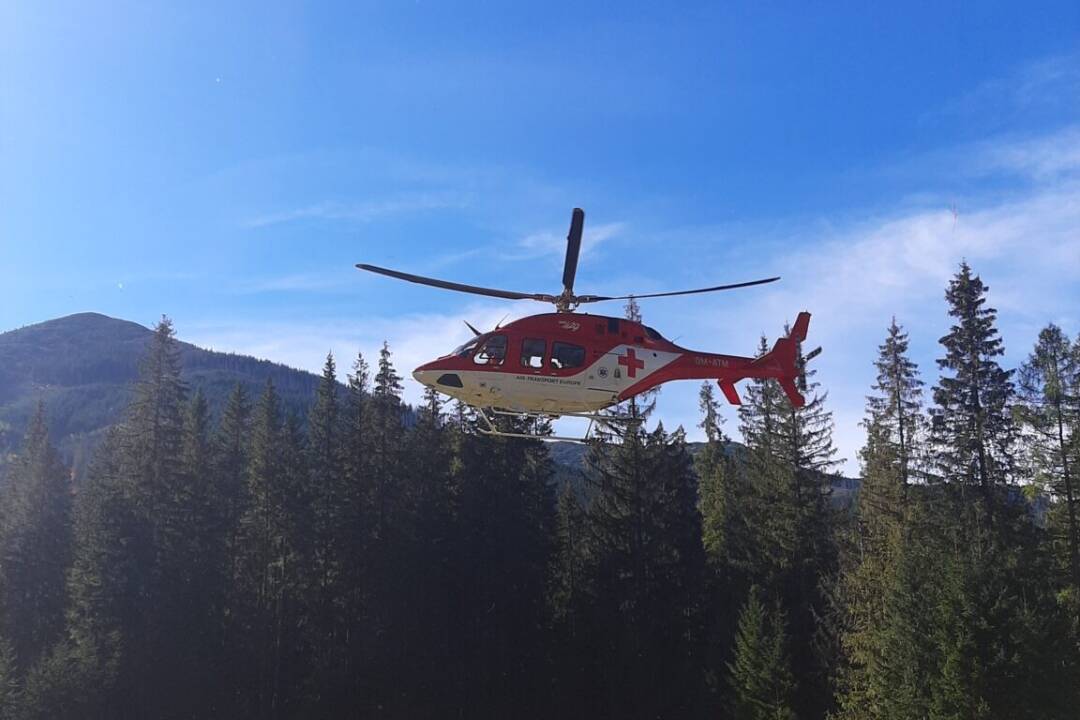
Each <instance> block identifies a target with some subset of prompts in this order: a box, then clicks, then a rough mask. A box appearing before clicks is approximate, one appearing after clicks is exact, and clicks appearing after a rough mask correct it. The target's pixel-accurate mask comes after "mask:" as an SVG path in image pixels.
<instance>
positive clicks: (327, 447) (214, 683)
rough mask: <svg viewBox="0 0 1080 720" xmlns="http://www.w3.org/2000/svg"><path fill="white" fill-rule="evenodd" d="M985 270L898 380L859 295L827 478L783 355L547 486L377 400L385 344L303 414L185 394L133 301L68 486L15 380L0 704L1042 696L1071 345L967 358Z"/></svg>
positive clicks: (1, 544) (465, 425)
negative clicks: (844, 438) (858, 369)
mask: <svg viewBox="0 0 1080 720" xmlns="http://www.w3.org/2000/svg"><path fill="white" fill-rule="evenodd" d="M987 298H988V288H987V287H986V285H984V284H983V282H982V280H981V279H980V278H979V277H978V276H977V275H976V274H975V273H974V272H973V271H972V270H971V268H969V267H968V266H967V265H966V264H965V265H962V266H961V267H960V269H959V271H958V272H957V274H956V276H955V277H954V278H953V279H952V281H951V282H950V284H949V287H948V288H947V290H946V302H947V304H948V309H949V313H950V317H951V318H952V326H951V327H948V328H942V331H943V333H944V334H943V336H942V338H941V350H940V360H939V361H938V365H939V367H938V368H937V370H938V372H937V373H934V375H933V376H932V377H931V376H929V375H928V374H926V369H921V368H918V367H916V366H915V364H914V363H913V362H912V361H911V360H910V359H909V357H908V354H907V347H908V337H907V335H906V333H905V332H904V330H903V328H902V326H901V324H900V323H899V321H898V320H897V319H894V320H893V321H892V322H891V323H889V322H888V318H885V319H884V321H883V324H882V326H883V340H882V344H881V346H880V352H879V356H878V359H877V361H876V369H877V381H876V382H875V384H874V386H873V387H872V388H868V400H867V406H866V415H865V419H864V423H865V427H866V432H867V442H866V445H865V447H864V448H863V449H862V452H861V454H860V461H861V462H860V464H861V481H862V489H861V491H860V492H859V493H858V497H857V500H856V502H855V503H854V505H853V506H850V507H846V508H841V507H838V506H837V504H836V503H834V502H833V501H832V497H831V494H832V492H831V491H832V487H831V481H830V480H829V476H828V473H829V472H830V471H831V470H832V469H833V468H834V466H835V450H834V448H833V445H832V430H833V424H832V418H831V414H830V412H829V409H828V399H827V393H826V392H825V389H824V388H821V387H819V386H817V385H816V384H815V383H814V379H813V378H810V383H809V388H808V397H809V398H810V400H809V402H808V403H807V405H806V406H805V407H804V408H801V409H797V410H796V409H793V408H792V407H791V406H790V404H789V403H788V402H787V400H786V398H785V396H784V394H783V392H782V391H781V390H780V388H779V387H778V386H777V385H776V384H774V383H773V382H772V381H755V382H751V383H749V384H748V386H747V387H746V391H745V404H744V406H743V407H741V408H740V411H739V427H738V433H739V434H740V436H741V439H742V442H743V444H744V446H745V448H744V450H742V451H741V452H740V453H738V454H734V453H731V452H727V448H728V442H729V438H728V437H727V435H726V433H727V429H726V428H725V427H724V426H723V425H722V424H721V423H720V421H719V415H718V413H717V399H716V397H715V396H714V393H713V389H712V387H711V386H709V385H707V384H706V385H704V386H703V387H702V391H701V396H700V398H701V417H702V420H701V426H702V428H703V429H704V431H705V434H706V437H707V443H706V444H705V445H704V447H703V448H702V450H701V451H700V452H698V453H697V454H696V455H692V454H691V453H690V452H689V449H688V447H687V443H686V441H685V438H684V437H683V433H682V432H681V431H679V430H676V431H673V432H669V431H668V430H666V429H665V428H664V427H663V426H662V424H658V425H656V426H655V429H653V430H650V431H646V430H644V429H639V430H638V431H636V432H630V433H628V434H627V435H626V437H625V439H624V440H623V442H621V443H614V442H608V441H603V440H598V441H596V442H594V443H592V444H591V446H590V447H589V448H588V449H587V456H586V461H585V467H584V469H583V471H582V474H581V476H580V478H579V482H580V487H581V488H584V489H585V491H584V492H580V491H574V490H573V489H572V488H571V486H570V484H568V483H565V482H561V483H560V482H557V481H556V475H555V465H554V462H553V459H552V456H551V453H550V451H549V448H548V446H547V445H545V444H544V443H542V442H540V441H536V440H518V439H503V438H491V437H484V436H480V435H479V434H477V433H476V430H475V422H474V418H473V417H472V415H471V413H470V412H469V411H468V409H467V408H465V407H463V406H461V405H456V406H449V407H448V406H444V405H443V403H442V402H441V401H440V398H439V396H437V395H436V394H434V393H430V392H429V394H428V395H427V396H426V399H425V402H424V404H423V406H422V407H420V408H419V409H418V411H417V412H418V415H417V419H416V422H415V423H407V422H405V421H404V417H405V412H406V408H405V406H404V405H403V404H402V402H401V383H400V376H399V375H398V373H397V372H396V370H395V369H394V366H393V363H392V357H391V354H390V350H389V349H388V348H385V347H384V349H383V351H382V353H381V354H380V356H379V357H378V358H377V359H376V360H375V362H374V366H373V367H370V368H369V366H368V364H367V362H366V361H365V359H364V358H356V359H355V360H352V361H351V362H350V365H349V367H350V372H349V376H348V377H349V379H348V383H347V385H346V386H344V387H342V386H341V385H340V384H339V383H338V382H337V381H336V379H335V378H336V365H335V360H334V359H333V358H332V357H328V359H327V362H326V367H325V369H324V373H323V376H322V378H321V380H320V381H319V384H318V387H317V389H316V392H315V395H314V399H313V401H312V403H311V405H310V407H309V408H308V409H307V420H306V422H301V420H300V417H299V413H298V412H297V411H296V410H293V409H290V408H288V407H287V406H286V404H285V403H284V402H283V400H282V394H281V392H280V391H279V389H278V388H277V387H276V385H275V382H274V380H273V379H272V378H270V379H268V380H267V381H266V382H265V383H264V385H263V386H262V387H261V388H260V389H259V391H258V392H257V393H252V392H250V391H248V390H247V389H246V388H245V386H244V385H243V384H239V385H237V386H236V387H234V389H233V390H232V391H231V392H230V393H229V395H228V397H227V399H226V401H225V402H224V404H223V407H222V409H221V410H220V412H215V411H213V410H212V409H211V406H210V404H209V403H208V402H207V399H206V396H205V394H204V393H202V392H200V391H199V390H198V389H193V388H192V383H190V382H189V381H188V378H189V377H190V376H189V375H185V371H184V370H183V363H184V361H185V357H186V356H185V354H184V352H183V347H182V346H181V345H180V344H179V343H178V342H177V341H176V340H175V338H174V333H173V328H172V326H171V324H170V323H169V322H168V321H163V322H162V323H161V324H160V325H159V326H158V327H157V328H156V330H155V331H154V333H153V335H152V337H151V339H150V342H149V343H146V344H145V345H144V346H143V347H141V348H139V350H140V355H141V359H140V360H139V364H138V368H139V371H138V376H137V379H136V381H135V383H134V385H133V388H132V390H131V393H130V396H129V397H130V400H129V402H128V404H127V406H126V409H125V410H124V412H123V422H121V423H119V424H117V425H116V426H115V427H113V428H112V429H111V430H110V431H109V432H108V434H107V437H106V438H105V440H104V442H103V444H102V445H101V447H100V448H99V449H98V450H97V452H95V454H94V457H93V460H92V463H91V465H90V469H89V472H88V474H87V477H86V479H85V482H83V483H81V484H80V485H79V486H78V487H77V488H75V491H74V492H73V488H72V485H71V480H70V472H69V468H68V467H66V465H65V463H64V462H62V461H61V459H60V456H59V455H58V454H57V452H56V450H55V449H54V444H53V442H51V441H50V429H49V428H48V424H47V422H46V417H47V412H46V409H45V408H42V407H39V408H38V410H37V411H36V413H35V414H34V417H33V419H32V421H31V422H30V423H29V427H28V430H27V432H26V434H25V438H24V440H23V442H22V446H21V449H20V452H19V455H18V457H17V459H16V460H15V461H14V462H13V463H11V464H10V466H9V468H8V470H7V481H6V482H5V483H4V484H3V488H2V491H0V717H3V718H123V717H131V718H156V717H163V718H196V717H198V718H201V717H260V718H262V717H266V718H308V717H382V718H445V717H461V718H466V717H467V718H506V717H537V718H540V717H543V718H548V717H570V718H578V717H589V718H592V717H605V718H711V717H733V718H737V719H739V720H745V719H750V720H765V719H770V720H777V719H794V718H799V719H810V720H821V719H823V718H837V719H840V718H842V719H844V720H863V719H865V720H869V719H871V718H887V719H890V720H900V719H908V718H935V719H938V718H940V719H945V718H955V719H956V720H960V719H970V718H1003V719H1004V718H1009V719H1013V718H1018V719H1025V718H1027V719H1031V720H1044V719H1057V718H1061V719H1064V718H1076V717H1077V710H1076V708H1077V707H1080V626H1078V619H1080V553H1078V527H1077V516H1076V510H1077V500H1076V487H1075V470H1074V468H1075V467H1076V466H1077V463H1078V462H1080V341H1073V340H1071V339H1070V336H1069V334H1067V333H1066V332H1065V331H1063V330H1061V329H1059V328H1056V327H1055V326H1052V325H1051V326H1048V327H1047V328H1046V329H1045V330H1043V332H1042V333H1041V334H1040V336H1039V339H1038V344H1037V346H1036V347H1035V348H1033V349H1032V352H1031V354H1030V357H1029V359H1028V360H1027V361H1026V362H1025V363H1024V364H1023V365H1022V366H1021V367H1020V368H1017V369H1015V370H1012V369H1005V368H1002V367H1001V366H1000V364H999V359H1000V357H1001V355H1002V349H1003V340H1002V338H1001V337H1000V335H999V334H998V332H997V329H996V313H995V311H994V310H993V309H991V308H990V307H988V305H987ZM1074 330H1075V329H1074ZM622 412H625V413H628V414H631V415H639V416H647V415H648V414H649V412H650V403H649V399H648V398H647V397H646V398H641V399H640V400H639V401H638V402H634V403H631V404H630V405H629V407H627V408H625V409H623V410H622ZM500 422H503V423H505V424H506V428H507V429H512V430H517V431H522V430H526V429H528V430H532V431H534V432H539V433H544V432H546V431H548V428H546V427H545V426H544V425H543V424H542V423H539V422H531V423H529V425H531V427H526V423H525V421H522V420H514V419H510V418H505V417H504V418H501V419H500ZM650 427H651V425H650ZM736 457H737V459H736ZM1037 496H1048V497H1049V498H1050V507H1049V511H1048V512H1046V513H1044V514H1042V515H1040V514H1039V513H1036V512H1034V508H1033V499H1034V498H1035V497H1037Z"/></svg>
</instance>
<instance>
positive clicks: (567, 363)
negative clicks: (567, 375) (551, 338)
mask: <svg viewBox="0 0 1080 720" xmlns="http://www.w3.org/2000/svg"><path fill="white" fill-rule="evenodd" d="M584 364H585V348H583V347H581V346H580V345H571V344H570V343H563V342H554V343H551V367H553V368H555V369H557V370H567V369H569V368H577V367H581V366H583V365H584Z"/></svg>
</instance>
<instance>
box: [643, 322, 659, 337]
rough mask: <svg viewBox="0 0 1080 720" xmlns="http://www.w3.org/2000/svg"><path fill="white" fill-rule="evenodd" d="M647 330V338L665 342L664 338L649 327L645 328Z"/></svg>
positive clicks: (645, 326)
mask: <svg viewBox="0 0 1080 720" xmlns="http://www.w3.org/2000/svg"><path fill="white" fill-rule="evenodd" d="M643 327H644V328H645V336H646V337H647V338H649V339H650V340H663V339H664V336H663V335H661V334H660V333H658V332H656V331H655V330H653V329H652V328H651V327H649V326H648V325H644V326H643Z"/></svg>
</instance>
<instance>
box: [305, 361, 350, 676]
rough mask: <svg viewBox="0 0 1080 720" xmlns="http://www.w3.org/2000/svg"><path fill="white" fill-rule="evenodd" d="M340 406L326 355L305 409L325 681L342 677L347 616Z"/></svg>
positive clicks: (315, 599)
mask: <svg viewBox="0 0 1080 720" xmlns="http://www.w3.org/2000/svg"><path fill="white" fill-rule="evenodd" d="M342 427H343V424H342V418H341V407H340V401H339V398H338V381H337V368H336V366H335V363H334V357H333V355H332V354H328V355H327V356H326V363H325V364H324V365H323V372H322V378H321V379H320V381H319V386H318V389H317V390H316V395H315V404H314V405H313V407H312V408H311V411H310V412H309V413H308V439H309V442H308V451H309V452H308V472H309V481H308V486H309V488H310V493H309V494H310V498H311V506H310V508H309V512H310V521H311V537H310V540H309V544H310V548H311V557H310V563H311V565H310V567H309V568H308V573H309V575H310V577H311V579H312V586H311V588H310V597H309V601H310V604H311V608H310V609H311V613H312V618H311V619H312V623H313V626H312V628H311V629H312V632H313V633H314V636H315V637H314V642H315V644H316V646H317V647H318V648H319V649H320V652H319V654H318V666H317V668H314V669H313V671H314V672H317V673H318V674H319V675H321V676H322V679H323V681H324V682H326V683H327V684H328V685H329V684H333V683H334V682H342V681H343V679H344V676H345V653H346V647H345V642H346V641H345V638H346V635H347V632H348V629H347V624H348V621H347V619H346V617H345V616H344V612H345V607H344V605H343V600H344V596H345V593H346V587H345V586H344V584H343V583H344V578H345V575H344V566H345V564H346V562H347V560H346V556H345V553H346V551H345V548H344V547H343V541H344V540H345V539H346V537H345V532H346V531H347V529H348V528H347V526H346V519H347V517H348V516H347V513H346V508H347V497H346V495H347V493H346V486H345V483H346V480H345V461H344V447H343V445H344V443H343V439H342Z"/></svg>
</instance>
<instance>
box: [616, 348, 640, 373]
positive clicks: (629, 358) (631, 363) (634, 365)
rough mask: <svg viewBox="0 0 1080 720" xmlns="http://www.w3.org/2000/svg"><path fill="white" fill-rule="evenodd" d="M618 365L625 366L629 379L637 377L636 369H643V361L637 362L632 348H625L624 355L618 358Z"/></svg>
mask: <svg viewBox="0 0 1080 720" xmlns="http://www.w3.org/2000/svg"><path fill="white" fill-rule="evenodd" d="M619 364H620V365H625V366H626V374H627V375H628V376H630V377H637V371H638V368H641V369H642V370H644V369H645V361H644V360H638V358H637V354H636V353H635V352H634V348H626V355H622V356H620V357H619Z"/></svg>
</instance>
